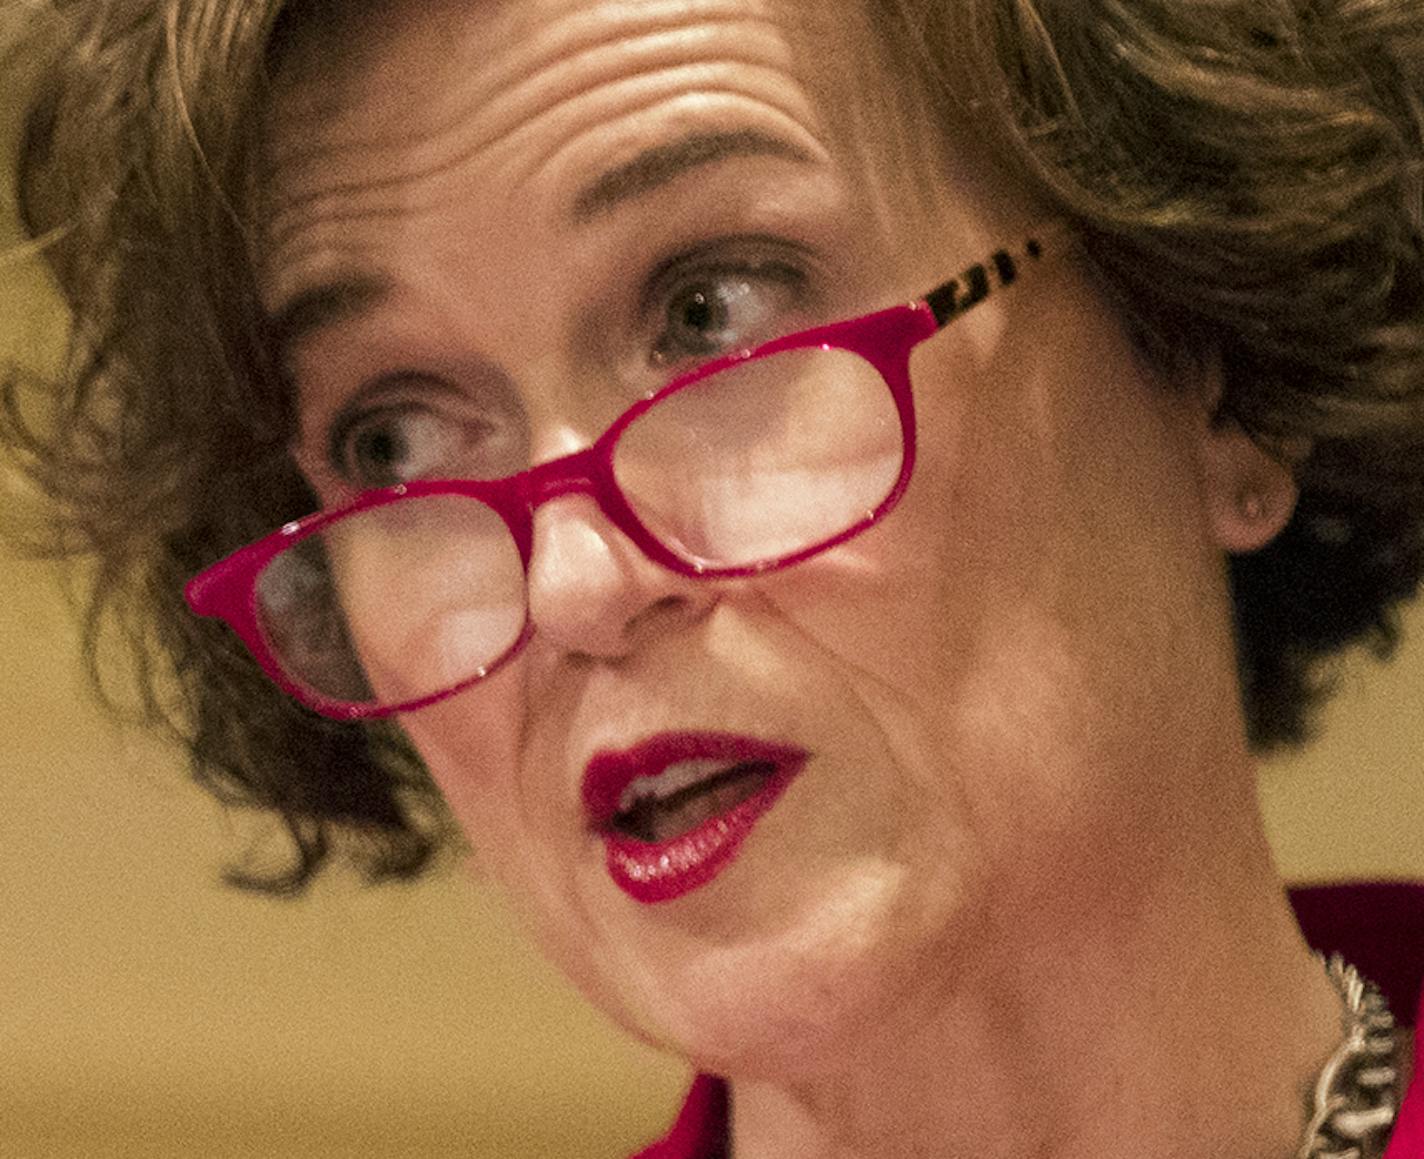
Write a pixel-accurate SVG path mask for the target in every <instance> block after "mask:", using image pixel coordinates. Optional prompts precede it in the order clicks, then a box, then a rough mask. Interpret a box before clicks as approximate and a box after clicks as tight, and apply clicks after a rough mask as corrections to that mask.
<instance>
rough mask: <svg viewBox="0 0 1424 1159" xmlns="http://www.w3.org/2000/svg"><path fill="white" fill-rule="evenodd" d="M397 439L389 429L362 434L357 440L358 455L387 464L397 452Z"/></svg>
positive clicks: (392, 460) (383, 464) (367, 459)
mask: <svg viewBox="0 0 1424 1159" xmlns="http://www.w3.org/2000/svg"><path fill="white" fill-rule="evenodd" d="M398 443H399V440H398V439H396V438H395V437H394V436H392V435H391V433H390V432H389V431H377V432H374V433H371V434H366V435H363V436H362V437H361V438H360V439H359V440H358V442H357V448H356V449H357V451H358V452H359V454H360V457H361V458H363V459H365V460H366V461H367V462H372V463H379V464H380V465H381V466H389V465H390V464H391V463H392V462H394V461H395V459H396V458H397V456H398V454H399V447H398V445H397V444H398Z"/></svg>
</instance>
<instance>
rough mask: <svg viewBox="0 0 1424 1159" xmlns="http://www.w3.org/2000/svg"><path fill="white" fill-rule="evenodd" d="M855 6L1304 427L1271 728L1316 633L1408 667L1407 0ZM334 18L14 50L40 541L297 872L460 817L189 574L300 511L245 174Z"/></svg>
mask: <svg viewBox="0 0 1424 1159" xmlns="http://www.w3.org/2000/svg"><path fill="white" fill-rule="evenodd" d="M867 2H868V3H869V5H870V10H871V12H872V15H873V16H874V17H875V19H876V23H877V25H878V26H880V27H881V28H882V29H883V30H884V33H885V35H886V37H887V38H888V39H889V41H890V42H891V43H892V44H893V45H894V46H895V48H896V50H897V57H896V59H899V60H902V61H912V62H914V63H915V65H916V66H917V67H916V69H915V72H916V73H917V77H916V79H917V80H919V81H920V82H922V86H923V88H924V90H925V92H926V93H927V94H928V95H929V97H930V99H931V102H932V103H933V104H935V105H937V106H938V107H939V108H940V109H941V110H942V111H943V112H944V114H945V115H946V116H954V117H959V118H962V117H963V115H964V110H965V109H966V108H968V109H970V110H971V111H972V112H973V114H974V116H975V117H976V118H977V120H978V122H979V123H981V124H986V125H989V126H991V127H992V130H993V131H994V132H995V133H996V135H997V138H998V140H999V143H1000V152H1001V153H1002V155H1003V157H1004V158H1005V159H1006V161H1007V162H1008V163H1009V164H1010V165H1012V166H1013V167H1015V168H1016V169H1017V170H1018V171H1019V172H1021V174H1022V175H1023V176H1024V179H1025V180H1026V181H1028V182H1030V183H1031V184H1032V185H1033V186H1034V187H1035V188H1036V189H1038V190H1039V191H1041V192H1042V193H1043V194H1044V195H1045V196H1046V197H1047V198H1048V199H1049V200H1050V201H1052V202H1054V203H1056V204H1057V205H1058V206H1060V207H1061V209H1062V211H1063V212H1064V214H1065V215H1066V216H1067V217H1069V218H1070V219H1071V220H1072V221H1073V222H1074V223H1075V226H1076V228H1077V230H1078V232H1079V233H1080V234H1081V236H1082V238H1083V241H1084V245H1085V248H1086V250H1087V252H1088V253H1089V255H1090V256H1091V258H1092V259H1093V260H1094V261H1095V262H1096V264H1097V265H1098V266H1099V267H1100V269H1101V270H1102V272H1103V274H1104V278H1105V281H1106V282H1107V284H1108V285H1109V286H1110V287H1112V288H1113V289H1114V291H1115V293H1116V296H1117V298H1118V299H1119V302H1120V304H1121V308H1122V310H1123V312H1124V315H1125V316H1126V317H1127V318H1128V319H1129V321H1130V323H1131V324H1132V326H1133V328H1134V330H1135V333H1136V334H1137V337H1138V339H1139V341H1140V343H1141V345H1142V347H1143V349H1144V350H1145V351H1146V352H1147V353H1149V354H1150V355H1152V356H1153V357H1156V358H1159V359H1162V360H1164V361H1166V362H1168V363H1172V364H1178V363H1181V362H1183V361H1185V362H1199V361H1203V360H1206V359H1212V360H1217V361H1219V364H1220V366H1221V367H1222V371H1223V375H1224V382H1225V391H1224V396H1223V399H1222V413H1221V421H1223V422H1239V423H1240V424H1242V426H1243V427H1245V429H1247V430H1248V431H1249V432H1251V433H1252V434H1253V435H1254V436H1255V437H1257V438H1258V439H1259V440H1261V441H1262V442H1263V445H1279V444H1282V443H1284V442H1287V441H1290V440H1295V439H1302V438H1303V439H1307V440H1309V441H1310V443H1311V445H1312V446H1313V450H1312V452H1311V453H1310V455H1309V457H1308V459H1307V460H1306V461H1305V462H1304V463H1303V464H1301V465H1300V467H1299V469H1298V472H1297V477H1298V480H1299V483H1300V490H1301V497H1300V503H1299V507H1298V510H1297V512H1296V515H1295V517H1294V518H1293V519H1292V521H1291V523H1290V524H1289V526H1288V527H1287V528H1286V530H1285V531H1284V533H1283V534H1282V535H1281V536H1280V537H1279V538H1278V539H1277V540H1276V542H1274V543H1273V544H1272V545H1271V546H1270V547H1268V548H1266V549H1265V550H1263V551H1261V552H1258V553H1255V554H1253V555H1248V556H1240V557H1234V558H1233V559H1232V561H1231V579H1232V585H1233V597H1234V606H1235V610H1236V627H1237V637H1238V645H1239V646H1238V653H1239V657H1240V670H1241V683H1242V696H1243V701H1244V704H1245V708H1246V715H1247V719H1248V722H1249V728H1250V734H1251V739H1252V741H1253V743H1254V744H1255V745H1256V746H1257V747H1258V748H1262V749H1265V748H1269V747H1271V746H1277V745H1282V744H1291V743H1299V742H1301V741H1302V740H1303V739H1304V738H1305V737H1306V735H1307V731H1308V730H1307V725H1308V720H1309V716H1310V710H1311V708H1312V707H1313V706H1314V705H1315V704H1316V703H1317V702H1318V701H1319V700H1320V698H1321V696H1322V694H1323V692H1324V690H1325V688H1326V686H1327V680H1326V677H1325V675H1324V674H1323V672H1322V667H1321V663H1320V661H1321V660H1322V658H1324V657H1327V656H1329V655H1330V654H1332V653H1334V652H1336V651H1338V650H1339V649H1340V648H1342V647H1344V646H1346V645H1348V644H1350V643H1352V642H1356V641H1364V642H1366V643H1367V644H1368V645H1369V646H1371V647H1372V648H1373V649H1374V650H1375V651H1376V652H1377V653H1379V654H1381V655H1384V654H1387V653H1388V651H1389V650H1390V648H1391V647H1392V646H1393V644H1394V642H1395V640H1396V637H1397V635H1398V628H1397V620H1396V616H1395V609H1396V608H1397V606H1398V604H1399V603H1400V602H1401V601H1402V600H1403V599H1405V598H1407V597H1408V596H1410V595H1411V594H1412V593H1413V592H1414V591H1415V588H1416V586H1417V584H1418V581H1419V578H1420V574H1421V569H1424V421H1421V418H1424V249H1422V248H1421V247H1422V246H1424V242H1422V241H1421V216H1424V194H1421V188H1424V106H1422V105H1421V101H1424V0H1216V2H1212V3H1206V2H1203V0H1036V2H1035V0H963V2H961V3H954V4H951V3H948V2H947V0H867ZM346 7H347V6H346V5H344V4H342V3H340V2H339V0H291V2H289V3H285V4H284V3H283V0H243V2H242V3H235V2H232V0H68V2H65V0H59V2H57V3H52V4H50V5H48V6H47V7H45V8H43V9H42V10H40V11H39V12H38V13H37V14H36V16H35V17H34V18H33V19H32V21H31V24H30V29H29V31H28V33H27V35H26V37H25V40H24V42H23V44H22V51H24V52H26V53H27V54H29V55H28V59H29V60H30V61H31V62H32V63H35V64H36V65H37V76H38V83H37V86H36V89H35V94H34V98H33V102H32V104H31V106H30V110H29V115H28V119H27V122H26V133H25V139H24V142H23V146H22V153H21V158H20V166H19V178H20V194H21V207H22V214H23V217H24V220H25V223H26V226H27V228H28V230H29V232H30V233H31V235H32V236H34V237H37V238H41V239H44V240H45V242H46V245H45V253H46V256H47V257H48V259H49V262H50V264H51V268H52V270H53V272H54V275H55V278H56V281H57V283H58V285H59V287H60V290H61V292H62V294H63V296H64V299H65V301H66V303H67V305H68V306H69V309H70V311H71V312H72V315H73V319H74V329H73V339H72V345H71V350H70V358H69V363H68V366H67V368H66V371H65V373H64V374H63V375H62V376H61V378H60V380H59V381H58V382H55V383H45V384H38V383H35V382H34V381H33V380H32V379H27V378H26V377H25V376H23V375H21V374H19V373H18V372H17V373H15V374H14V375H12V376H11V378H10V381H9V383H8V388H7V391H6V395H5V411H6V415H7V426H8V428H9V430H8V433H9V436H10V441H11V442H12V444H13V445H14V446H15V447H16V448H17V449H18V451H19V452H20V454H21V456H22V459H23V462H24V463H25V464H26V466H27V467H28V468H29V470H30V471H31V473H32V475H33V477H34V478H35V480H36V481H37V483H38V485H39V488H40V489H41V491H42V493H43V494H45V495H46V496H47V498H48V499H49V500H50V502H51V507H52V519H51V521H50V524H49V526H50V527H51V528H52V529H53V531H54V539H53V541H52V544H51V546H53V547H54V548H55V549H56V550H58V551H61V552H64V553H82V554H84V555H86V556H88V557H90V558H92V560H93V561H94V563H95V570H94V571H93V573H92V577H93V578H92V585H91V586H90V588H89V589H88V599H87V605H86V606H87V610H88V619H87V629H88V636H87V639H88V648H89V655H90V658H91V663H93V665H94V667H95V672H96V675H97V676H99V678H100V683H101V686H102V685H103V678H102V673H101V671H100V670H101V668H102V667H103V661H104V658H105V657H108V656H113V655H115V654H116V653H115V649H114V648H113V647H112V646H111V645H113V644H117V646H118V649H117V652H118V654H122V655H125V656H127V657H129V658H130V659H131V660H132V661H133V663H134V665H135V666H136V674H137V677H138V681H137V687H138V688H139V689H140V703H139V704H138V705H137V707H138V709H139V711H140V713H141V715H142V716H144V717H145V719H148V720H150V721H161V722H164V723H166V724H167V725H168V726H169V727H172V728H173V729H175V730H176V731H177V733H178V735H179V736H181V738H182V739H183V741H184V743H185V744H186V745H187V746H188V749H189V751H190V753H191V756H192V765H193V769H194V771H195V774H196V776H197V777H198V779H199V780H200V781H202V782H203V783H204V784H206V785H207V786H209V787H210V788H212V789H213V790H215V791H216V792H217V793H218V794H219V795H220V796H221V797H223V798H224V799H225V800H228V801H230V802H233V803H236V804H239V805H243V806H248V807H254V808H261V809H266V810H271V811H273V812H274V813H275V814H277V815H278V816H280V817H281V818H282V820H283V822H284V823H285V825H286V827H287V830H288V831H289V832H290V834H291V836H292V839H293V843H294V850H295V859H294V860H293V861H292V863H291V864H290V865H287V866H284V867H282V868H281V869H280V870H278V871H275V872H267V873H256V872H250V871H238V872H236V873H234V875H233V876H234V880H236V881H238V882H240V883H243V884H247V885H253V886H261V887H264V888H269V889H278V890H295V889H297V888H299V887H300V886H302V885H303V884H304V883H305V882H306V881H307V880H308V879H309V878H310V877H311V875H312V874H313V873H314V872H315V871H316V870H317V869H318V868H319V867H320V865H321V864H322V863H323V861H324V860H325V859H326V858H327V857H328V855H329V853H330V852H331V850H330V848H329V845H330V842H331V840H332V839H333V838H335V837H343V838H345V839H346V847H347V850H348V852H350V853H351V854H352V855H353V856H354V857H356V858H357V859H358V861H359V862H360V863H361V864H362V865H363V866H364V868H365V870H366V872H367V873H368V874H369V875H370V876H371V877H372V878H373V879H374V878H383V877H390V876H402V875H410V874H413V873H415V872H416V871H418V870H419V869H420V868H421V867H422V866H423V865H424V864H425V863H426V861H427V860H428V858H429V857H430V855H431V853H432V852H433V851H434V850H435V849H437V848H438V847H440V846H441V845H442V844H444V843H446V842H447V841H448V840H450V838H451V827H450V824H449V822H448V820H447V819H446V817H445V814H444V813H443V811H442V810H441V809H440V807H439V805H438V797H437V795H436V793H435V791H434V789H433V787H432V786H431V784H430V782H429V780H428V778H427V777H426V776H425V774H424V771H423V769H422V768H421V766H420V762H419V760H418V759H417V757H416V756H415V754H414V753H413V752H412V751H411V749H410V747H409V746H408V744H407V743H406V742H405V741H404V740H403V738H402V737H401V736H400V735H399V733H398V732H396V731H394V730H392V729H387V728H380V727H377V728H372V727H369V726H359V725H348V724H338V723H334V722H331V721H325V720H321V719H319V718H316V717H314V716H312V715H310V714H309V713H307V712H306V711H305V710H303V709H301V708H299V707H298V706H296V705H295V704H294V703H293V702H291V701H289V700H288V699H287V698H286V697H285V696H283V695H282V694H281V693H280V692H278V691H277V689H276V688H274V687H273V686H272V685H270V684H269V683H268V682H267V681H266V679H265V678H264V677H263V676H262V675H261V674H260V672H259V671H258V670H257V669H256V667H255V665H254V664H253V662H252V661H251V660H250V659H249V658H248V656H247V654H246V652H245V651H244V650H243V649H242V648H241V647H240V646H239V645H238V644H237V643H236V641H235V640H234V639H233V638H232V637H231V636H230V635H229V634H228V632H227V631H226V629H224V628H222V627H221V626H219V625H216V624H214V623H213V622H211V621H205V620H199V619H196V618H195V617H193V616H191V615H190V614H189V613H188V612H187V610H186V608H185V607H184V605H183V603H182V598H181V589H182V585H183V582H184V581H185V580H186V579H187V578H188V577H189V576H190V575H192V574H193V573H194V572H196V571H198V570H199V569H201V568H202V567H204V566H205V565H207V564H209V563H211V562H213V561H214V560H215V559H217V558H219V557H220V556H222V555H224V554H226V553H227V552H229V551H231V550H232V549H233V548H235V547H237V546H238V545H240V544H242V543H244V542H247V541H249V540H251V539H253V538H256V537H257V536H259V535H261V534H263V533H265V532H266V531H268V530H270V529H271V528H272V527H273V526H275V525H277V524H279V523H281V522H283V521H285V520H287V519H290V518H294V517H296V516H300V515H303V514H305V513H306V512H307V511H309V510H311V509H312V508H313V507H314V506H315V504H314V501H313V498H312V496H311V495H310V494H309V493H308V491H307V489H306V487H305V485H304V484H303V483H302V481H301V479H300V477H299V476H298V475H297V473H296V471H295V470H294V468H293V466H292V465H291V463H290V462H289V461H288V458H287V455H286V452H285V447H286V444H287V439H288V433H289V431H290V430H291V422H292V415H291V413H290V409H289V408H290V399H289V396H288V392H287V391H286V390H285V389H284V387H283V383H282V379H281V376H280V375H279V374H278V373H277V372H276V369H275V367H274V366H273V365H272V364H271V361H270V355H269V349H270V343H269V342H268V334H267V332H266V327H265V323H264V321H263V318H262V316H261V313H260V311H259V309H258V306H257V298H256V294H255V289H254V285H253V282H252V274H251V262H250V261H249V256H250V254H251V240H250V239H251V235H252V229H253V224H254V223H253V215H254V197H253V192H254V190H253V183H254V173H255V170H256V165H255V161H256V149H257V145H258V142H259V140H260V138H261V135H262V124H263V117H264V113H265V109H266V104H267V95H268V84H269V79H270V75H271V70H272V68H273V67H274V65H275V62H276V61H277V59H279V57H280V56H281V54H282V53H283V52H284V50H285V48H286V46H287V45H288V43H289V42H290V40H291V39H292V38H293V37H294V36H295V35H296V34H297V32H298V29H297V28H296V27H295V24H294V21H296V20H298V19H301V20H311V19H315V20H326V19H335V18H336V17H337V16H338V15H339V13H340V12H341V11H342V10H343V9H344V8H346ZM37 408H38V409H37ZM111 634H112V635H111Z"/></svg>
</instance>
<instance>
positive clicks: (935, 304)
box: [925, 238, 1043, 329]
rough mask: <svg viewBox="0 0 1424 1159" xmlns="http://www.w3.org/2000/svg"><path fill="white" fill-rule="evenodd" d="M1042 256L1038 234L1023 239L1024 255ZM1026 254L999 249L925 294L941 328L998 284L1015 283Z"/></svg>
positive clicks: (980, 299) (1004, 286)
mask: <svg viewBox="0 0 1424 1159" xmlns="http://www.w3.org/2000/svg"><path fill="white" fill-rule="evenodd" d="M1042 257H1043V245H1042V243H1041V242H1039V241H1038V240H1037V239H1036V238H1029V240H1028V241H1026V242H1025V243H1024V247H1023V258H1028V259H1031V260H1033V261H1038V260H1039V259H1040V258H1042ZM1023 258H1016V257H1015V256H1014V255H1013V254H1011V253H1009V251H1008V250H997V251H995V252H994V254H993V255H991V256H990V258H989V260H988V261H987V262H981V263H978V264H976V265H972V266H970V267H969V268H968V269H967V270H965V271H964V273H962V274H960V275H959V277H957V278H951V279H950V280H949V281H947V282H945V283H944V285H942V286H937V287H935V288H934V289H933V290H931V291H930V292H929V293H928V294H926V295H925V305H927V306H928V307H929V308H930V313H932V314H933V315H934V318H935V321H936V322H937V323H938V324H939V327H940V329H944V327H946V326H948V325H949V324H950V323H951V322H953V321H954V320H955V319H956V318H958V317H959V316H960V315H961V314H964V313H967V312H968V311H969V310H972V309H973V308H974V307H975V306H977V305H979V303H980V302H982V301H984V300H985V299H986V298H987V297H989V295H990V294H991V293H992V292H993V291H994V289H995V288H998V289H1007V288H1008V287H1009V286H1012V285H1013V284H1014V282H1016V281H1017V280H1018V277H1019V263H1020V262H1021V261H1022V260H1023Z"/></svg>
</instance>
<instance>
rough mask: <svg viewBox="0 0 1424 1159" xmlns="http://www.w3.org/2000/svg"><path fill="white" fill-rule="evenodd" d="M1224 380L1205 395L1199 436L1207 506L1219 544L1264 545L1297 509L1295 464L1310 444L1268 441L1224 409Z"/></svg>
mask: <svg viewBox="0 0 1424 1159" xmlns="http://www.w3.org/2000/svg"><path fill="white" fill-rule="evenodd" d="M1219 399H1220V386H1219V383H1213V385H1212V388H1211V389H1210V390H1209V391H1204V392H1202V394H1201V395H1200V396H1199V401H1200V404H1201V409H1200V410H1199V412H1198V416H1197V422H1196V430H1195V431H1194V438H1195V441H1196V460H1197V470H1198V476H1199V478H1200V481H1201V495H1202V505H1203V512H1204V514H1205V517H1206V522H1207V528H1208V530H1209V532H1210V534H1211V537H1212V540H1213V541H1214V542H1215V544H1216V545H1217V546H1218V547H1219V548H1220V549H1221V550H1222V551H1225V552H1229V553H1231V554H1232V555H1243V554H1246V553H1248V552H1252V551H1259V550H1260V549H1261V548H1263V547H1265V546H1266V545H1267V544H1268V543H1270V542H1271V541H1272V540H1274V539H1275V538H1276V536H1277V535H1279V534H1280V533H1281V531H1282V530H1283V529H1284V528H1285V526H1286V524H1287V523H1289V522H1290V519H1291V516H1292V515H1293V514H1294V513H1295V505H1296V500H1297V498H1298V497H1299V491H1298V489H1297V486H1296V481H1295V468H1296V465H1297V464H1298V463H1300V462H1301V461H1302V460H1303V459H1304V458H1305V457H1306V455H1307V454H1308V453H1309V449H1310V448H1309V446H1308V445H1305V446H1300V447H1296V446H1294V445H1280V446H1276V447H1272V446H1267V445H1263V444H1262V443H1260V442H1258V441H1257V440H1256V439H1255V438H1253V437H1252V436H1251V435H1250V434H1248V433H1247V432H1246V430H1245V429H1243V428H1242V426H1241V424H1240V423H1239V422H1237V421H1236V420H1235V419H1234V418H1231V417H1230V416H1229V415H1223V414H1221V413H1220V410H1219V407H1218V401H1219Z"/></svg>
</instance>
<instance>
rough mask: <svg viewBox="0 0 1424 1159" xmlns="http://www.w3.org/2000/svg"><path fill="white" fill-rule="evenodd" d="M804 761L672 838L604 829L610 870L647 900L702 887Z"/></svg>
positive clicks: (723, 865)
mask: <svg viewBox="0 0 1424 1159" xmlns="http://www.w3.org/2000/svg"><path fill="white" fill-rule="evenodd" d="M804 763H805V758H804V757H802V758H800V759H797V760H795V761H791V762H783V763H781V764H779V765H778V767H777V770H776V772H774V773H772V774H771V776H770V777H768V778H767V781H766V784H765V785H763V786H762V787H761V789H760V790H759V791H758V792H757V793H756V794H755V795H753V796H751V797H748V798H747V799H746V800H745V801H741V802H738V804H736V805H735V806H734V807H733V808H731V809H729V810H728V811H727V812H725V813H721V814H719V815H717V816H716V817H709V818H708V819H707V820H706V821H704V822H702V824H701V825H699V826H697V828H696V829H692V830H689V831H688V832H686V833H684V834H682V835H681V836H680V837H674V838H673V839H672V840H670V841H660V842H657V843H655V844H650V843H648V842H646V841H635V840H634V839H633V838H631V837H625V836H624V835H623V834H621V833H612V832H606V833H604V835H603V843H604V848H605V850H606V852H607V864H608V874H609V876H610V877H612V878H613V882H614V884H615V885H617V886H618V888H619V889H621V890H622V891H623V892H624V893H626V894H627V895H628V896H629V897H631V898H632V899H633V900H634V901H637V902H642V903H643V904H644V905H656V904H657V903H658V902H663V901H672V900H673V899H674V898H679V897H682V896H683V895H684V894H687V893H691V892H692V891H693V890H694V889H699V888H701V887H702V886H704V885H706V884H707V883H708V882H709V881H711V880H712V879H713V878H714V877H716V876H717V875H718V874H719V873H721V872H722V870H724V869H726V868H727V866H729V865H731V864H732V862H733V860H735V858H736V856H737V854H738V853H739V852H740V851H741V848H742V842H744V841H745V840H746V839H747V835H748V834H749V833H751V831H752V828H753V827H754V826H755V825H756V823H757V822H758V821H759V820H760V819H761V817H762V815H763V814H764V813H765V812H766V811H767V810H768V809H770V808H771V807H772V806H773V805H774V804H776V802H777V800H778V799H779V798H780V797H781V794H782V793H784V792H785V791H786V787H787V786H788V785H789V784H791V781H792V779H793V778H794V777H795V776H796V774H797V773H799V772H800V771H801V767H802V765H803V764H804Z"/></svg>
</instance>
